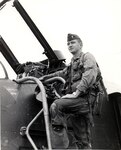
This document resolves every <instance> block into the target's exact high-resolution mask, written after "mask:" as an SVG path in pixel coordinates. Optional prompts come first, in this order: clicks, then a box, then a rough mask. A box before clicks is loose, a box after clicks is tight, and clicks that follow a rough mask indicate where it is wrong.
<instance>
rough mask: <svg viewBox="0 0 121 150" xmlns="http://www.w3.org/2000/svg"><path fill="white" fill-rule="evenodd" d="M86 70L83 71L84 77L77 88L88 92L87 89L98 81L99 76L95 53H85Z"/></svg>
mask: <svg viewBox="0 0 121 150" xmlns="http://www.w3.org/2000/svg"><path fill="white" fill-rule="evenodd" d="M83 67H84V72H83V73H82V78H81V80H80V82H79V84H78V85H77V87H76V88H77V89H78V90H79V91H80V92H84V93H85V92H86V90H87V89H88V88H89V87H91V86H92V85H93V84H94V83H95V82H96V77H97V72H98V71H97V69H98V68H97V64H96V60H95V58H94V56H93V55H91V54H90V53H86V54H85V55H84V62H83Z"/></svg>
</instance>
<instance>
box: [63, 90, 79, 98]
mask: <svg viewBox="0 0 121 150" xmlns="http://www.w3.org/2000/svg"><path fill="white" fill-rule="evenodd" d="M80 93H81V92H80V91H79V90H76V92H73V93H72V94H66V95H64V96H62V97H61V98H77V97H78V96H79V95H80Z"/></svg>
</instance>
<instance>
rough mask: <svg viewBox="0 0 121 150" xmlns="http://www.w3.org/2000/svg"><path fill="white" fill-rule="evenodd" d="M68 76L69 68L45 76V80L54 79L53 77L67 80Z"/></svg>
mask: <svg viewBox="0 0 121 150" xmlns="http://www.w3.org/2000/svg"><path fill="white" fill-rule="evenodd" d="M66 75H67V67H66V68H64V69H63V70H60V71H57V72H54V73H51V74H48V75H45V77H44V79H45V80H46V79H49V78H52V77H56V76H59V77H62V78H65V76H66Z"/></svg>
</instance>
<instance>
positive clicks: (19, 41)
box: [0, 0, 121, 87]
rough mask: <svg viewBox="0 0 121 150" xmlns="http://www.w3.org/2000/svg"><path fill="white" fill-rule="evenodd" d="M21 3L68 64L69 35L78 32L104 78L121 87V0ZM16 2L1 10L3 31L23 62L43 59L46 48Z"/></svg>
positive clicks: (28, 0)
mask: <svg viewBox="0 0 121 150" xmlns="http://www.w3.org/2000/svg"><path fill="white" fill-rule="evenodd" d="M20 3H21V4H22V6H23V7H24V8H25V9H26V11H27V13H28V14H29V16H30V17H31V18H32V20H33V21H34V22H35V24H36V25H37V27H38V28H39V30H40V31H41V33H42V34H43V36H44V37H45V38H46V39H47V41H48V43H49V44H50V46H51V47H52V49H54V50H61V51H62V53H63V54H64V55H65V57H66V59H67V63H69V62H70V58H71V54H70V53H69V52H68V49H67V45H66V44H67V34H68V33H74V34H78V35H79V36H80V37H81V39H82V41H83V45H84V46H83V51H84V52H87V51H88V52H90V53H92V54H93V55H94V56H95V58H96V60H97V62H98V64H99V66H100V68H101V71H102V75H103V78H104V79H105V80H107V81H110V82H111V83H115V84H116V85H119V86H120V87H121V79H120V78H121V0H20ZM12 4H13V1H11V2H8V3H7V4H6V6H5V7H4V8H3V9H2V10H1V11H0V34H1V36H2V37H3V38H4V40H5V41H6V42H7V44H8V45H9V47H10V48H11V50H12V51H13V52H14V54H15V55H16V56H17V58H18V60H19V61H20V62H21V63H23V62H26V61H40V60H41V59H43V57H44V56H43V55H42V52H43V48H42V47H41V46H40V44H39V42H38V41H37V39H36V38H35V37H34V35H33V33H32V32H31V31H30V29H29V28H28V26H27V25H26V24H25V23H24V20H23V19H22V18H21V16H20V15H19V13H18V12H17V10H16V8H14V7H12ZM32 51H33V52H35V53H34V54H32ZM38 54H40V56H39V55H38Z"/></svg>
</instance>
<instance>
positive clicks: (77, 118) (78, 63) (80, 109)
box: [49, 52, 99, 149]
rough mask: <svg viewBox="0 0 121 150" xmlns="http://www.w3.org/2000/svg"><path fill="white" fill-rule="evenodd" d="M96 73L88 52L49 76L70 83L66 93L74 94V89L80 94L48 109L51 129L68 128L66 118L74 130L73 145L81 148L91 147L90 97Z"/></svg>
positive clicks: (93, 60)
mask: <svg viewBox="0 0 121 150" xmlns="http://www.w3.org/2000/svg"><path fill="white" fill-rule="evenodd" d="M69 68H70V69H69ZM98 72H99V69H98V67H97V64H96V61H95V58H94V57H93V56H92V55H91V54H90V53H85V54H84V53H83V52H81V53H80V55H79V56H78V57H76V58H74V57H73V58H72V59H71V63H70V65H69V66H67V67H66V68H65V69H64V70H62V71H58V72H56V73H53V74H50V75H49V77H54V76H61V77H63V78H65V80H66V81H67V82H68V84H70V89H69V90H70V91H69V93H73V92H74V91H76V89H78V90H79V91H80V92H81V94H80V96H79V97H78V98H75V99H63V98H60V99H57V100H55V101H54V102H53V103H52V105H51V107H50V113H51V123H52V126H53V127H55V128H56V127H57V126H61V127H63V128H65V129H67V124H68V118H69V120H70V121H71V125H72V127H73V131H74V132H73V135H74V141H73V142H76V144H77V146H78V148H80V149H88V148H90V124H91V121H92V120H91V117H90V116H91V115H90V101H93V100H94V99H95V95H94V94H93V95H91V94H90V89H91V87H92V86H93V84H94V83H95V82H96V77H97V74H98ZM70 76H71V77H70ZM68 80H69V81H68ZM68 87H69V85H67V87H66V90H67V91H68ZM67 116H68V117H67Z"/></svg>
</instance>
